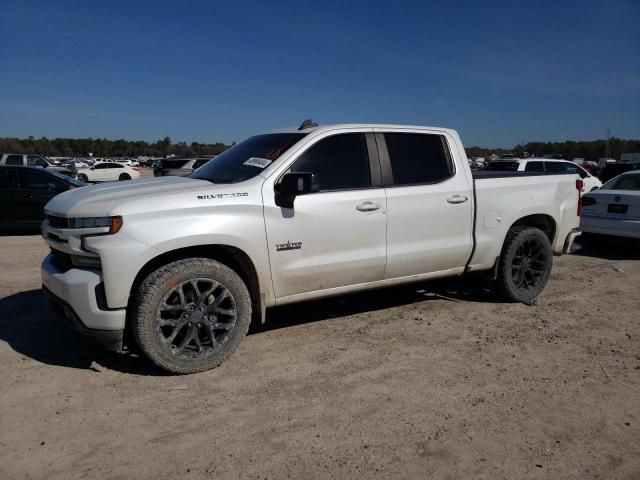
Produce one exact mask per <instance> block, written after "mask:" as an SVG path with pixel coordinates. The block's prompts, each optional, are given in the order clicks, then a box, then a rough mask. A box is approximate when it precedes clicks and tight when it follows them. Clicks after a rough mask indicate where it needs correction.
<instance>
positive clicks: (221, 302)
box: [131, 258, 251, 373]
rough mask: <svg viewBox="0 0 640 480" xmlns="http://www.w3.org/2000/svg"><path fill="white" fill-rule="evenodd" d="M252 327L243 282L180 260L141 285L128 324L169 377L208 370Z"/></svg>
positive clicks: (207, 264) (206, 262)
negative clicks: (169, 374)
mask: <svg viewBox="0 0 640 480" xmlns="http://www.w3.org/2000/svg"><path fill="white" fill-rule="evenodd" d="M250 322H251V299H250V296H249V292H248V290H247V287H246V286H245V284H244V282H243V281H242V279H241V278H240V277H239V276H238V274H236V273H235V272H234V271H233V270H231V269H230V268H228V267H227V266H225V265H223V264H221V263H219V262H216V261H214V260H211V259H207V258H191V259H185V260H179V261H176V262H173V263H170V264H169V265H167V266H165V267H163V268H160V269H159V270H156V271H155V272H153V273H152V274H151V275H149V276H148V277H147V278H146V279H145V280H144V281H143V282H142V284H141V285H140V288H139V290H138V294H137V296H136V299H135V301H134V308H133V310H132V316H131V323H132V330H133V336H134V338H135V340H136V342H137V343H138V345H139V346H140V348H141V350H142V351H143V352H144V353H145V355H146V356H147V357H149V359H151V361H152V362H153V363H155V364H156V365H158V366H159V367H161V368H164V369H165V370H168V371H170V372H173V373H193V372H200V371H203V370H209V369H211V368H214V367H217V366H218V365H220V364H221V363H222V362H224V361H225V360H226V359H227V358H229V356H231V354H232V353H233V352H234V351H235V350H236V348H238V345H239V344H240V342H241V341H242V339H243V338H244V337H245V335H246V333H247V330H248V328H249V324H250Z"/></svg>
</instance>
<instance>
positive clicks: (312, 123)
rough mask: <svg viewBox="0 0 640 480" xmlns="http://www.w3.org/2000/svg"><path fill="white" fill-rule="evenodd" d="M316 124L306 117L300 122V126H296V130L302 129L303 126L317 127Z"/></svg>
mask: <svg viewBox="0 0 640 480" xmlns="http://www.w3.org/2000/svg"><path fill="white" fill-rule="evenodd" d="M317 126H318V124H317V123H316V122H314V121H313V120H311V119H310V118H307V119H306V120H305V121H304V122H302V123H301V124H300V126H299V127H298V130H304V129H305V128H311V127H317Z"/></svg>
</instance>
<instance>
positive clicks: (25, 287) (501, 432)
mask: <svg viewBox="0 0 640 480" xmlns="http://www.w3.org/2000/svg"><path fill="white" fill-rule="evenodd" d="M639 251H640V247H639V246H638V244H635V245H634V244H618V243H613V244H612V243H606V244H602V245H597V246H592V247H589V248H585V249H583V250H581V251H580V252H578V253H577V254H575V255H571V256H564V257H561V258H556V259H555V264H554V271H553V276H552V280H551V282H550V284H549V286H548V287H547V289H546V290H545V291H544V292H543V294H542V295H541V296H540V298H539V303H538V305H536V306H525V305H520V304H504V303H498V302H497V301H496V299H495V298H493V297H492V296H491V295H490V294H488V293H486V292H484V291H483V290H482V289H480V288H478V287H473V288H472V287H470V286H468V285H466V284H464V283H461V282H444V283H430V284H423V285H418V286H408V287H402V288H395V289H391V290H384V291H377V292H373V293H368V294H361V295H355V296H349V297H341V298H336V299H331V300H326V301H321V302H313V303H306V304H301V305H297V306H291V307H287V308H280V309H277V310H273V311H271V312H269V314H268V324H267V326H266V327H260V328H254V329H253V331H252V333H251V334H250V335H249V336H248V337H247V339H246V340H245V342H244V343H243V345H242V346H241V348H240V349H239V350H238V352H237V353H236V354H235V356H233V357H232V358H231V360H230V361H228V362H227V363H225V364H224V365H222V366H221V367H219V368H217V369H215V370H212V371H209V372H205V373H201V374H196V375H191V376H167V375H165V374H164V373H163V372H161V371H159V370H157V369H155V368H154V367H152V366H151V365H150V364H149V363H147V362H146V361H145V360H144V359H142V358H138V357H135V356H132V355H129V356H125V355H116V354H111V353H108V352H105V351H103V350H101V349H100V348H98V347H95V346H94V345H92V344H90V343H89V342H88V341H87V340H84V339H83V338H81V337H78V336H76V335H75V334H72V333H69V332H66V331H65V330H64V329H63V328H62V327H60V326H58V325H57V324H56V323H55V319H54V316H53V314H52V313H51V311H50V310H49V308H48V306H47V305H46V303H45V302H44V300H43V297H42V295H41V293H40V290H39V287H40V281H39V263H40V261H41V259H42V258H43V257H44V255H45V254H46V252H47V249H46V247H45V245H44V243H43V241H42V240H41V238H40V237H39V236H35V235H16V236H3V237H0V379H2V387H1V389H0V478H2V479H14V478H16V479H19V478H28V479H73V478H123V479H124V478H127V479H129V478H155V479H168V478H176V477H178V476H180V477H181V478H185V479H200V478H256V479H257V478H259V479H264V478H268V479H272V478H294V479H300V478H352V477H356V476H360V477H362V478H451V479H458V478H488V479H498V478H508V479H515V478H540V479H560V478H580V479H582V478H594V479H596V478H601V479H613V478H620V479H632V478H633V479H638V478H640V440H639V439H640V288H639V287H640V253H638V252H639Z"/></svg>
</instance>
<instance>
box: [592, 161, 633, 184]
mask: <svg viewBox="0 0 640 480" xmlns="http://www.w3.org/2000/svg"><path fill="white" fill-rule="evenodd" d="M629 171H640V163H622V162H609V163H605V167H604V169H602V171H601V172H600V178H601V179H602V181H604V182H606V181H609V180H611V179H612V178H615V177H617V176H618V175H620V174H621V173H624V172H629Z"/></svg>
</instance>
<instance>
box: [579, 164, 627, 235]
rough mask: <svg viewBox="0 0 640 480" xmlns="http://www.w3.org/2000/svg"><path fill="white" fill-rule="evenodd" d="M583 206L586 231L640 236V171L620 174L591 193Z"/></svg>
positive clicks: (584, 199)
mask: <svg viewBox="0 0 640 480" xmlns="http://www.w3.org/2000/svg"><path fill="white" fill-rule="evenodd" d="M582 207H583V208H582V214H581V216H580V228H581V229H582V231H583V232H585V233H597V234H601V235H613V236H616V237H628V238H637V239H640V171H638V170H635V171H630V172H626V173H623V174H621V175H618V176H617V177H615V178H613V179H611V180H609V181H608V182H607V183H605V184H604V185H603V186H602V188H600V189H598V190H596V191H594V192H589V193H588V194H587V195H585V196H584V197H583V198H582Z"/></svg>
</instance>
